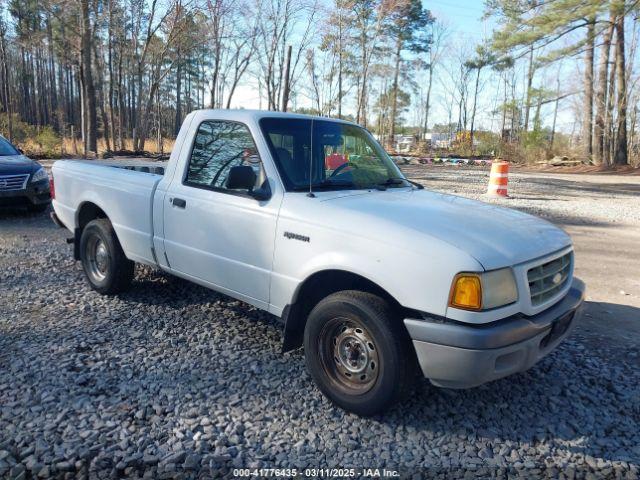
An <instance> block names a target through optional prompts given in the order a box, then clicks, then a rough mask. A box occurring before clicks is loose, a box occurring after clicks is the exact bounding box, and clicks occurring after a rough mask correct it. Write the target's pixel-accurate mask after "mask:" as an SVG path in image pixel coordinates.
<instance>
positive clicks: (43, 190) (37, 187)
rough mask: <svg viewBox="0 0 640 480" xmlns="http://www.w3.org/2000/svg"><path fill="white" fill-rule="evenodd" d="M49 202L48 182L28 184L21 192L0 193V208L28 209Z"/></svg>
mask: <svg viewBox="0 0 640 480" xmlns="http://www.w3.org/2000/svg"><path fill="white" fill-rule="evenodd" d="M50 202H51V195H50V194H49V181H48V180H43V181H40V182H34V183H31V182H29V183H27V188H25V189H23V190H8V191H0V207H28V206H30V205H42V204H44V203H50Z"/></svg>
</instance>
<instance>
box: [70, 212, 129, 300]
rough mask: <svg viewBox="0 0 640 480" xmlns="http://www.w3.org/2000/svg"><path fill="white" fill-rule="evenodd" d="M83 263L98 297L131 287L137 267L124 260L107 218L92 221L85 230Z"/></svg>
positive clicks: (83, 234)
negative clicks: (99, 294) (100, 294)
mask: <svg viewBox="0 0 640 480" xmlns="http://www.w3.org/2000/svg"><path fill="white" fill-rule="evenodd" d="M80 260H81V261H82V268H83V269H84V274H85V277H86V278H87V281H88V282H89V285H91V288H93V289H94V290H95V291H97V292H98V293H102V294H103V295H112V294H115V293H119V292H122V291H124V290H126V289H127V288H128V287H129V285H130V284H131V280H132V279H133V270H134V263H133V262H132V261H131V260H129V259H128V258H127V257H126V256H125V254H124V252H123V251H122V247H121V246H120V242H119V241H118V238H117V237H116V232H115V230H114V229H113V226H112V225H111V222H110V221H109V220H107V219H106V218H99V219H96V220H92V221H91V222H89V223H88V224H87V226H86V227H84V230H82V236H81V237H80Z"/></svg>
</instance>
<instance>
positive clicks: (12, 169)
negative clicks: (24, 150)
mask: <svg viewBox="0 0 640 480" xmlns="http://www.w3.org/2000/svg"><path fill="white" fill-rule="evenodd" d="M38 168H40V164H39V163H37V162H34V161H33V160H30V159H29V158H27V157H25V156H24V155H2V156H0V175H18V174H21V173H33V172H35V171H36V170H37V169H38Z"/></svg>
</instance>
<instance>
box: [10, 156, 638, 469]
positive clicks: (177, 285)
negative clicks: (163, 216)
mask: <svg viewBox="0 0 640 480" xmlns="http://www.w3.org/2000/svg"><path fill="white" fill-rule="evenodd" d="M406 171H407V173H408V174H409V175H411V176H412V177H414V178H416V179H418V180H420V181H422V182H424V183H425V184H427V185H428V186H429V187H431V188H434V189H438V190H442V191H449V192H456V193H457V194H461V195H466V196H470V197H475V198H482V195H481V194H482V193H483V191H484V188H485V187H486V176H487V172H486V171H484V170H479V169H475V170H471V169H468V170H467V169H455V168H437V167H429V168H427V167H423V166H408V167H406ZM511 193H512V194H513V196H514V197H515V198H512V199H509V200H496V202H499V203H505V204H507V205H510V206H513V207H515V208H520V209H524V210H527V211H532V212H534V213H538V214H543V215H544V216H546V217H548V218H549V219H551V220H552V221H554V222H556V223H558V224H561V225H562V226H563V227H565V228H567V229H568V230H569V231H570V233H572V234H573V235H574V238H575V239H576V250H577V254H576V255H577V274H578V275H579V276H581V277H582V278H583V279H585V280H586V281H587V285H588V288H589V289H590V290H589V298H588V300H589V302H588V303H587V305H586V315H585V319H584V322H583V323H582V324H581V325H580V326H579V327H578V328H577V329H576V332H575V334H574V336H573V337H572V338H571V339H569V340H568V341H566V342H565V343H564V344H563V345H562V346H561V347H560V348H559V349H558V350H556V351H555V352H554V353H552V354H551V355H549V356H548V357H546V358H545V359H543V360H542V361H541V362H540V363H539V364H537V365H536V366H535V367H534V368H532V369H531V370H529V371H528V372H525V373H522V374H519V375H516V376H512V377H510V378H507V379H504V380H500V381H497V382H494V383H492V384H489V385H485V386H483V387H480V388H476V389H472V390H467V391H450V390H444V389H437V388H435V387H431V386H430V385H429V384H428V382H426V381H424V382H422V383H421V384H419V385H418V386H417V388H416V390H415V392H414V393H413V394H412V396H411V397H410V398H409V399H408V400H407V401H406V402H405V403H403V404H402V405H400V406H399V407H397V408H395V409H394V410H393V411H391V412H389V413H387V414H385V415H384V416H380V417H377V418H373V419H362V418H359V417H357V416H354V415H351V414H346V413H344V412H343V411H341V410H338V409H336V408H333V407H332V406H331V405H330V404H329V402H328V401H327V400H325V399H324V397H322V395H321V394H320V393H319V391H318V390H316V389H315V387H314V386H313V384H312V383H311V379H310V377H309V376H308V375H307V373H306V371H305V369H304V364H303V357H302V353H301V352H300V351H297V352H293V353H291V354H285V355H282V354H281V353H280V351H279V350H280V343H281V337H280V331H281V327H280V326H279V324H278V322H277V320H276V319H274V318H273V317H271V316H269V315H267V314H264V313H262V312H259V311H257V310H255V309H254V308H252V307H250V306H248V305H246V304H244V303H241V302H238V301H234V300H230V299H228V298H226V297H223V296H221V295H218V294H216V293H214V292H211V291H208V290H205V289H203V288H200V287H198V286H196V285H193V284H189V283H186V282H183V281H181V280H178V279H172V278H169V277H167V276H164V275H162V274H160V273H158V272H154V271H152V270H151V269H147V268H139V269H138V270H137V275H136V282H135V284H134V288H133V289H132V290H131V291H130V292H128V293H127V294H124V295H121V296H120V297H116V298H105V297H101V296H100V295H98V294H96V293H94V292H92V291H91V290H90V289H89V288H88V287H87V286H86V284H85V282H84V279H83V277H82V273H81V269H80V266H79V264H75V263H74V261H73V260H72V258H71V247H70V246H69V245H66V244H65V242H64V239H65V238H66V236H67V235H66V232H64V231H62V230H59V229H57V228H55V227H54V226H53V224H52V223H51V222H50V220H49V219H48V217H47V216H46V215H42V216H32V215H28V214H26V213H22V212H14V211H0V286H1V288H0V477H3V476H8V477H11V478H29V477H40V478H47V477H50V476H55V477H59V478H76V477H81V476H85V475H89V476H90V477H99V478H118V477H122V476H129V477H137V476H143V475H145V476H146V477H148V478H175V477H192V478H197V477H223V476H231V475H232V472H233V468H235V467H287V468H298V469H300V468H304V467H312V468H313V467H316V468H323V467H356V468H358V469H361V468H363V467H371V468H382V467H387V468H391V469H396V470H397V471H398V472H399V473H400V475H401V476H403V477H411V476H414V477H415V478H420V477H422V476H425V475H430V476H436V475H437V476H441V477H443V478H444V477H464V476H465V475H466V476H470V477H474V476H479V477H485V476H493V475H496V476H501V477H504V476H506V475H507V474H509V475H510V476H514V475H519V476H526V477H536V476H538V477H549V478H565V477H566V478H573V477H576V478H600V477H611V478H637V477H638V472H639V466H640V428H639V427H640V359H639V354H638V345H639V344H640V328H639V327H638V324H640V308H638V307H640V295H639V292H640V284H639V283H638V282H639V280H638V276H637V272H638V270H639V268H638V267H640V260H639V259H638V245H639V244H640V205H639V204H638V197H639V195H638V194H639V193H640V179H634V178H631V179H629V178H628V177H617V176H610V177H608V176H593V175H589V176H587V175H584V176H583V175H580V176H578V175H573V176H568V177H567V176H562V175H543V174H536V175H532V174H524V173H518V174H515V175H513V176H512V183H511ZM612 242H615V244H614V245H612V244H611V243H612Z"/></svg>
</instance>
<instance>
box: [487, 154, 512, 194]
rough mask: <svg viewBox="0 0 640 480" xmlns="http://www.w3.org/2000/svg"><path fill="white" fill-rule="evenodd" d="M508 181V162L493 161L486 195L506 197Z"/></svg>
mask: <svg viewBox="0 0 640 480" xmlns="http://www.w3.org/2000/svg"><path fill="white" fill-rule="evenodd" d="M508 181H509V162H493V163H492V164H491V175H490V176H489V187H488V188H487V195H497V196H499V197H508V195H507V182H508Z"/></svg>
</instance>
